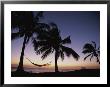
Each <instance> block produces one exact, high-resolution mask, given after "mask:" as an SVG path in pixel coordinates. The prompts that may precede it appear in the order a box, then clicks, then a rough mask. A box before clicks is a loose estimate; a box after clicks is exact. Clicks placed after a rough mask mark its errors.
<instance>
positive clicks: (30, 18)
mask: <svg viewBox="0 0 110 87" xmlns="http://www.w3.org/2000/svg"><path fill="white" fill-rule="evenodd" d="M41 17H43V12H38V13H37V14H36V16H34V13H33V12H31V11H12V13H11V29H12V33H11V39H12V40H13V39H17V38H21V37H23V38H24V41H23V46H22V51H21V56H20V61H19V65H18V68H17V71H24V69H23V59H24V50H25V47H26V44H27V43H28V42H29V40H30V38H32V37H33V36H35V35H36V34H37V33H39V32H40V30H41V29H44V28H45V27H46V26H47V24H45V23H41V22H40V18H41Z"/></svg>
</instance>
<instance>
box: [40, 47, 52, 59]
mask: <svg viewBox="0 0 110 87" xmlns="http://www.w3.org/2000/svg"><path fill="white" fill-rule="evenodd" d="M50 53H53V51H52V49H51V48H50V49H48V50H46V51H45V53H43V55H42V56H41V58H42V60H44V59H45V58H46V57H47V56H48V55H49V54H50Z"/></svg>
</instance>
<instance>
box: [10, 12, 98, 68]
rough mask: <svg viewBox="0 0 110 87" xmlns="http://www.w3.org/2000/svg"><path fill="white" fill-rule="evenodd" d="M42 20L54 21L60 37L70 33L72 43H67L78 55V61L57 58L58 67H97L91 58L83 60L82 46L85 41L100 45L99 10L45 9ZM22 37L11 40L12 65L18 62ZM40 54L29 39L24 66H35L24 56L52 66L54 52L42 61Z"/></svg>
mask: <svg viewBox="0 0 110 87" xmlns="http://www.w3.org/2000/svg"><path fill="white" fill-rule="evenodd" d="M43 20H44V22H47V23H50V22H54V23H56V24H57V26H58V28H59V29H60V31H61V36H62V38H65V37H67V36H69V35H70V38H71V41H72V43H71V44H69V45H67V46H69V47H71V48H72V49H74V50H75V51H76V52H77V53H78V54H79V55H80V59H79V61H75V60H74V59H73V58H72V57H70V58H68V57H66V56H65V60H64V61H61V59H60V58H59V60H58V66H59V69H60V68H68V69H78V68H81V67H87V68H99V64H98V63H96V60H95V59H93V60H92V61H91V62H90V60H89V59H87V60H86V61H83V59H84V57H85V56H86V55H84V54H82V48H83V46H84V44H85V43H87V42H91V41H95V42H96V44H97V47H99V46H100V12H98V11H65V12H63V11H59V12H58V11H50V12H48V11H45V12H44V19H43ZM22 43H23V38H20V39H17V40H13V41H12V43H11V46H12V53H11V55H12V65H16V64H18V63H19V59H20V53H21V48H22ZM40 56H41V55H36V54H35V51H34V49H33V46H32V43H31V40H30V42H29V43H28V45H27V46H26V49H25V56H24V66H30V67H33V68H36V69H37V67H36V66H34V65H32V64H31V63H30V62H29V61H28V60H27V59H26V58H29V59H30V60H31V61H33V62H34V63H37V64H44V63H48V62H50V61H52V64H51V66H49V67H45V68H48V69H50V68H52V67H54V53H53V54H51V55H50V56H48V57H47V58H46V59H45V60H43V61H42V59H41V58H40Z"/></svg>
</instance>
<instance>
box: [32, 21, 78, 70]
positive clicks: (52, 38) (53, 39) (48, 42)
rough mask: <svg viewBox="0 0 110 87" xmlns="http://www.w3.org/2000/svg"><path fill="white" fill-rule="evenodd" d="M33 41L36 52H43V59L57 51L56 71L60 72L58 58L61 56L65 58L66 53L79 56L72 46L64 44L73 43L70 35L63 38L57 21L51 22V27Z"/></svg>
mask: <svg viewBox="0 0 110 87" xmlns="http://www.w3.org/2000/svg"><path fill="white" fill-rule="evenodd" d="M33 43H34V48H35V51H36V53H37V54H42V56H41V58H42V59H45V58H46V57H47V56H48V55H49V54H51V53H53V52H55V72H58V65H57V60H58V58H59V57H61V59H62V60H64V54H66V55H67V56H70V55H72V56H73V57H74V58H75V59H76V60H78V58H79V55H78V54H77V53H76V52H75V51H74V50H73V49H72V48H69V47H66V46H64V45H65V44H70V43H71V40H70V36H68V37H66V38H65V39H62V38H61V36H60V31H59V30H58V27H57V25H56V24H55V23H51V24H50V28H49V29H48V30H47V31H44V32H42V34H39V36H38V37H37V39H36V38H35V39H34V40H33Z"/></svg>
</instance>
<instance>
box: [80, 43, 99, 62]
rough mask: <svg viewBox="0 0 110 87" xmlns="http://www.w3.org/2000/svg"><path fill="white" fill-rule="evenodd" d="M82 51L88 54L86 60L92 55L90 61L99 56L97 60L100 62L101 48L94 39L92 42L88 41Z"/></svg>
mask: <svg viewBox="0 0 110 87" xmlns="http://www.w3.org/2000/svg"><path fill="white" fill-rule="evenodd" d="M82 53H84V54H88V55H87V56H86V57H85V58H84V60H86V59H87V58H88V57H90V61H91V59H92V58H94V57H95V58H97V62H98V63H99V64H100V60H99V56H100V48H99V47H98V48H97V47H96V43H95V42H94V41H92V42H91V43H86V44H85V45H84V47H83V51H82Z"/></svg>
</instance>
